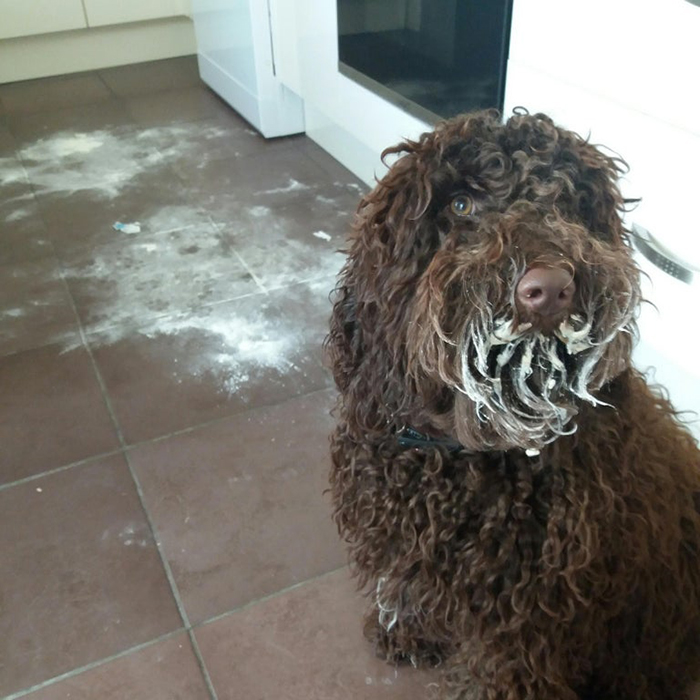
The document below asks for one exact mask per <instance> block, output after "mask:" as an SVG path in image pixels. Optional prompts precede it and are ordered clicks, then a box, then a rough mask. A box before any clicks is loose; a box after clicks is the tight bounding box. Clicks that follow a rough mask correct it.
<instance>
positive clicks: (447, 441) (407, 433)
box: [397, 426, 464, 452]
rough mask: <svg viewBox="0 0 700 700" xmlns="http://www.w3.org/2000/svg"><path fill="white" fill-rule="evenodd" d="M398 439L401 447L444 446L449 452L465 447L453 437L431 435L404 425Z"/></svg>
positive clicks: (398, 433)
mask: <svg viewBox="0 0 700 700" xmlns="http://www.w3.org/2000/svg"><path fill="white" fill-rule="evenodd" d="M397 439H398V441H399V445H401V447H444V448H445V449H447V451H448V452H459V451H460V450H463V449H464V448H463V447H462V445H461V444H460V443H458V442H457V441H456V440H453V439H452V438H447V437H442V438H439V437H430V435H424V434H423V433H419V432H418V431H417V430H414V429H413V428H409V427H408V426H404V427H403V428H401V430H399V431H398V432H397Z"/></svg>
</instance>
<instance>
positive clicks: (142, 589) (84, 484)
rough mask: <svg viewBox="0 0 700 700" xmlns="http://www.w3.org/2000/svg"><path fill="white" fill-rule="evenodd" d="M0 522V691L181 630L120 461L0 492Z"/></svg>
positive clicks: (23, 685) (147, 532)
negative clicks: (0, 564) (0, 609)
mask: <svg viewBox="0 0 700 700" xmlns="http://www.w3.org/2000/svg"><path fill="white" fill-rule="evenodd" d="M4 444H5V443H4V441H3V445H4ZM28 514H30V515H29V517H28ZM0 521H1V524H0V550H1V552H2V555H1V556H2V561H3V568H4V570H5V571H7V572H12V575H11V576H3V577H2V580H1V581H0V589H1V590H2V600H3V615H2V616H1V617H0V659H1V661H0V669H1V672H0V695H5V694H8V693H11V692H14V691H17V690H19V689H22V688H26V687H30V686H32V685H34V684H37V683H40V682H42V681H45V680H47V679H49V678H52V677H55V676H57V675H60V674H62V673H65V672H67V671H70V670H72V669H74V668H77V667H81V666H84V665H86V664H88V663H91V662H93V661H96V660H98V659H101V658H104V657H107V656H110V655H113V654H115V653H117V652H119V651H123V650H125V649H128V648H130V647H132V646H135V645H137V644H141V643H143V642H146V641H148V640H151V639H156V638H158V637H160V636H162V635H164V634H166V633H168V632H171V631H174V630H176V629H178V627H180V625H181V620H180V617H179V614H178V612H177V608H176V606H175V601H174V599H173V597H172V595H171V592H170V588H169V585H168V582H167V579H166V577H165V573H164V571H163V567H162V562H161V560H160V557H159V555H158V553H157V550H156V546H155V543H154V541H153V538H152V536H151V532H150V529H149V527H148V524H147V522H146V519H145V516H144V514H143V510H142V508H141V505H140V503H139V500H138V496H137V494H136V490H135V487H134V484H133V482H132V480H131V477H130V474H129V471H128V469H127V466H126V463H125V462H124V460H123V458H122V457H112V458H110V459H106V460H104V461H102V462H97V463H92V464H88V465H84V466H81V467H75V468H72V469H68V470H65V471H62V472H59V473H56V474H52V475H48V476H45V477H42V478H40V479H37V480H33V481H30V482H27V483H24V484H21V485H17V486H13V487H10V488H8V489H5V490H0Z"/></svg>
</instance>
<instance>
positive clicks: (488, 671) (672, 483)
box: [326, 111, 700, 700]
mask: <svg viewBox="0 0 700 700" xmlns="http://www.w3.org/2000/svg"><path fill="white" fill-rule="evenodd" d="M387 156H397V158H396V160H395V162H394V164H393V165H392V167H391V168H390V170H389V171H388V173H387V175H386V176H385V177H384V178H383V179H382V180H381V181H380V182H379V183H378V185H377V187H376V188H375V189H374V191H372V192H371V193H370V194H368V195H367V196H366V197H364V199H363V200H362V201H361V203H360V205H359V208H358V212H357V216H356V222H355V225H354V228H353V231H352V234H351V236H350V241H349V250H348V259H347V263H346V265H345V267H344V269H343V271H342V273H341V275H340V278H339V283H338V286H337V289H336V298H335V303H334V310H333V316H332V320H331V329H330V334H329V336H328V339H327V341H326V345H327V350H328V353H329V356H330V359H331V362H332V367H333V372H334V377H335V381H336V384H337V387H338V389H339V392H340V399H339V405H338V408H337V417H338V424H337V427H336V430H335V432H334V434H333V436H332V441H331V452H332V461H333V467H332V471H331V478H330V482H331V492H332V496H333V500H334V506H335V519H336V522H337V525H338V527H339V530H340V532H341V534H342V536H343V537H344V538H345V540H346V541H347V543H348V547H349V552H350V559H351V562H352V565H353V570H354V573H355V574H356V576H357V578H358V581H359V585H360V586H362V587H364V588H365V589H366V590H367V591H368V593H369V595H370V597H371V601H372V602H371V605H370V609H369V612H368V614H367V618H366V622H365V632H366V635H367V636H368V637H369V639H370V640H371V641H372V642H373V643H374V644H375V646H376V649H377V652H378V653H379V654H381V655H382V656H384V657H386V658H387V659H389V660H391V661H394V662H399V661H410V662H412V663H414V664H415V665H420V664H424V665H425V664H430V665H434V664H441V665H442V666H443V668H444V673H443V674H442V679H443V680H442V689H441V692H442V696H443V697H445V698H448V697H449V698H470V699H471V698H473V699H477V700H525V699H529V700H534V699H535V698H536V699H537V700H550V699H551V700H554V699H555V698H556V700H574V699H576V698H596V700H605V699H608V698H609V699H610V700H612V699H613V698H614V699H615V700H624V699H629V700H647V699H648V700H651V699H653V700H662V699H663V700H666V699H668V700H670V699H671V698H673V699H674V700H678V699H680V698H686V697H688V696H687V688H688V686H689V685H690V684H691V682H692V681H693V680H694V679H696V678H697V677H698V676H699V675H700V563H699V562H698V555H699V554H700V516H699V515H698V506H700V455H699V452H698V449H697V447H696V445H695V442H694V441H693V439H692V437H691V436H690V435H689V433H688V432H687V431H686V430H685V429H684V427H683V426H682V425H681V424H680V423H679V421H678V420H677V419H676V415H675V413H674V410H673V408H672V406H671V405H670V404H669V402H668V401H667V400H665V399H664V398H662V397H661V396H659V395H658V394H657V393H655V392H652V391H651V390H650V389H649V388H648V387H647V385H646V383H645V381H644V379H643V377H642V376H641V375H640V374H639V373H638V372H637V371H636V370H635V369H634V368H633V367H632V365H631V361H630V353H631V349H632V346H633V341H634V336H635V314H636V310H637V308H638V305H639V303H640V292H639V280H638V274H639V273H638V270H637V268H636V267H635V265H634V263H633V261H632V257H631V255H630V250H629V246H628V234H627V232H626V231H625V229H624V227H623V223H622V219H621V212H622V211H623V208H624V205H625V202H624V200H623V199H622V197H621V194H620V192H619V189H618V187H617V185H616V182H617V180H618V178H619V176H620V174H621V172H622V171H623V167H624V164H623V163H622V161H620V160H618V159H616V158H613V157H610V156H608V155H606V154H604V153H603V152H601V150H599V149H598V148H596V147H594V146H593V145H591V144H590V143H588V142H587V141H586V140H584V139H582V138H581V137H579V136H578V135H576V134H574V133H572V132H570V131H566V130H564V129H561V128H558V127H557V126H555V125H554V124H553V122H552V121H551V120H550V119H549V118H548V117H546V116H545V115H541V114H537V115H529V114H526V113H518V114H515V115H514V116H512V117H511V118H509V119H508V120H507V122H506V123H503V122H502V121H501V119H500V116H499V115H498V114H497V113H496V112H494V111H487V112H479V113H475V114H470V115H464V116H460V117H457V118H455V119H452V120H449V121H445V122H443V123H441V124H439V125H438V126H437V127H436V128H435V130H434V131H433V132H430V133H426V134H424V135H422V136H421V137H420V139H419V140H417V141H406V142H405V143H402V144H400V145H398V146H396V147H394V148H390V149H387V151H385V157H387ZM456 194H460V195H466V196H468V197H469V198H470V201H472V202H473V206H474V209H473V213H472V214H471V215H469V216H463V215H458V214H457V213H455V212H454V211H453V209H451V207H450V202H452V201H453V199H454V197H455V195H456ZM534 266H549V267H561V268H564V269H567V270H570V272H571V274H572V276H573V279H574V280H575V284H576V292H575V298H574V301H573V307H572V308H570V309H568V310H567V311H566V313H564V314H563V315H560V316H557V317H541V316H540V315H538V314H537V313H535V312H533V311H531V310H530V311H528V309H523V308H521V305H519V304H518V303H517V301H516V298H515V291H514V290H515V288H516V285H517V283H518V281H519V280H520V278H521V277H522V275H523V274H524V273H525V272H526V271H527V270H529V269H531V268H533V267H534ZM404 426H411V427H412V428H414V429H415V430H418V431H420V432H422V433H425V434H427V435H430V436H434V437H448V438H450V439H451V440H453V441H458V442H459V443H460V444H461V448H460V449H457V450H452V449H448V448H447V447H446V446H444V445H441V444H437V443H436V444H426V445H425V446H419V447H416V448H406V447H402V446H401V445H400V444H399V441H398V439H397V434H398V433H400V431H401V430H402V428H403V427H404Z"/></svg>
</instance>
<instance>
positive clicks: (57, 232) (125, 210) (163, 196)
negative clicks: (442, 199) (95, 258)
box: [30, 165, 210, 266]
mask: <svg viewBox="0 0 700 700" xmlns="http://www.w3.org/2000/svg"><path fill="white" fill-rule="evenodd" d="M123 172H128V166H126V167H125V170H124V171H123ZM30 176H31V171H30ZM92 182H93V185H92V186H91V187H90V188H89V189H88V188H86V189H84V190H82V191H77V192H70V191H61V190H58V191H53V192H51V191H48V189H47V190H46V191H45V193H42V192H38V193H37V201H38V203H39V207H40V209H41V211H42V216H43V218H44V220H45V222H46V226H47V229H48V230H49V232H50V235H51V238H52V240H53V245H54V249H55V251H56V254H57V255H58V256H59V258H61V259H62V260H63V261H64V262H65V263H66V265H68V266H71V265H73V264H74V263H79V262H80V260H81V259H82V258H84V253H85V252H86V251H92V250H96V249H97V248H98V247H100V246H102V245H105V244H106V245H112V244H114V243H115V242H118V241H120V240H123V241H125V242H126V245H127V246H128V245H132V243H133V240H134V239H133V238H132V237H131V236H130V235H129V234H128V233H124V232H122V231H118V230H116V229H115V224H117V225H118V224H138V228H139V230H140V232H143V233H144V234H150V233H162V232H167V231H174V230H179V229H183V228H186V227H189V226H193V225H197V224H199V225H202V224H205V225H206V224H209V223H210V221H209V217H208V216H207V214H206V213H205V212H204V211H203V210H202V209H201V208H199V207H198V206H197V205H196V204H194V203H193V202H192V200H191V199H190V197H189V195H188V192H187V189H186V188H185V186H184V185H183V183H182V182H181V181H180V179H179V178H178V176H177V175H176V174H175V173H174V172H173V171H172V170H170V169H169V168H168V167H167V166H163V165H160V166H158V167H154V168H153V169H151V170H149V171H145V172H144V171H141V172H137V173H134V174H133V177H131V178H129V179H128V181H127V180H126V179H125V180H124V181H121V182H119V183H117V184H115V183H112V184H110V183H108V182H107V183H104V184H103V185H100V184H99V182H98V181H97V180H93V181H92ZM76 254H77V257H76Z"/></svg>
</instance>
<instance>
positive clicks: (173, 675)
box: [26, 634, 209, 700]
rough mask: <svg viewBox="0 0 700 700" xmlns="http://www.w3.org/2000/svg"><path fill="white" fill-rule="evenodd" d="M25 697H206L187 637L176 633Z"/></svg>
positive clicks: (129, 699)
mask: <svg viewBox="0 0 700 700" xmlns="http://www.w3.org/2000/svg"><path fill="white" fill-rule="evenodd" d="M26 698H27V700H96V698H100V700H208V698H209V693H208V691H207V687H206V684H205V682H204V679H203V678H202V673H201V671H200V669H199V665H198V663H197V660H196V658H195V656H194V653H193V652H192V646H191V645H190V640H189V638H188V637H187V635H185V634H180V635H176V636H174V637H171V638H169V639H166V640H164V641H161V642H156V643H155V644H152V645H150V646H148V647H146V648H144V649H139V650H138V651H134V652H132V653H130V654H128V655H126V656H123V657H120V658H117V659H115V660H114V661H108V662H107V663H105V664H103V665H101V666H98V667H97V668H93V669H90V670H88V671H85V672H83V673H80V674H79V675H76V676H74V677H72V678H68V679H66V680H63V681H59V682H57V683H55V684H52V685H49V686H47V687H45V688H43V689H42V690H37V691H36V692H34V693H30V694H29V695H27V696H26Z"/></svg>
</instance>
